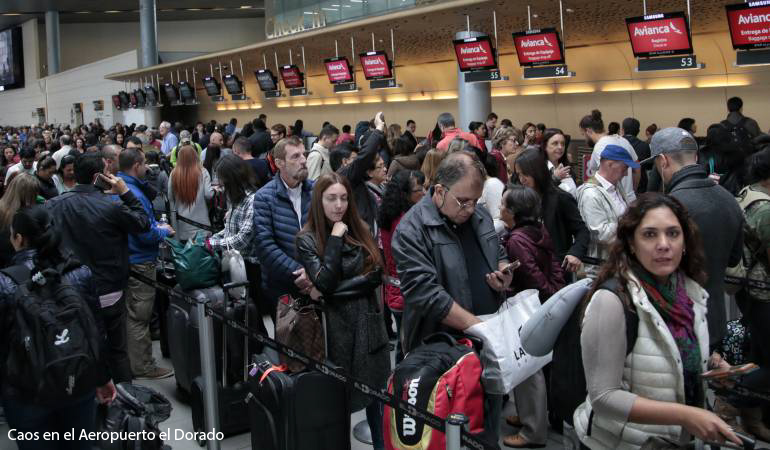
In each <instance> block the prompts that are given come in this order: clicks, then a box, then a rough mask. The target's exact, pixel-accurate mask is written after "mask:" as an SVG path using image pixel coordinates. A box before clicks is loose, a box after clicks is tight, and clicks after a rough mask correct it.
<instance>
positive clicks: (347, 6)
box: [342, 5, 352, 8]
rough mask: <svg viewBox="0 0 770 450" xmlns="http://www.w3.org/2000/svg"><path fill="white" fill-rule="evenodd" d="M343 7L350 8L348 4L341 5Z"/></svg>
mask: <svg viewBox="0 0 770 450" xmlns="http://www.w3.org/2000/svg"><path fill="white" fill-rule="evenodd" d="M342 7H343V8H352V6H350V5H342Z"/></svg>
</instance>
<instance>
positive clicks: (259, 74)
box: [254, 69, 278, 92]
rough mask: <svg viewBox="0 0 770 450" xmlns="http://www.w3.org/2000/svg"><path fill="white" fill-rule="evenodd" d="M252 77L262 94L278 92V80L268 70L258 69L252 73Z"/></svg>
mask: <svg viewBox="0 0 770 450" xmlns="http://www.w3.org/2000/svg"><path fill="white" fill-rule="evenodd" d="M254 76H255V77H256V78H257V84H258V85H259V89H260V90H261V91H263V92H266V91H275V90H278V80H277V79H276V78H275V75H273V72H271V71H270V70H268V69H259V70H255V71H254Z"/></svg>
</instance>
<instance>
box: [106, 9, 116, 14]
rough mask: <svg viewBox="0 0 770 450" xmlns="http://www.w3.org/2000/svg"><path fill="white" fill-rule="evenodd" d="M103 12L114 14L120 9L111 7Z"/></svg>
mask: <svg viewBox="0 0 770 450" xmlns="http://www.w3.org/2000/svg"><path fill="white" fill-rule="evenodd" d="M104 12H105V13H106V14H115V13H119V12H120V11H117V10H114V9H111V10H109V11H104Z"/></svg>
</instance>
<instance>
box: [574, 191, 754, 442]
mask: <svg viewBox="0 0 770 450" xmlns="http://www.w3.org/2000/svg"><path fill="white" fill-rule="evenodd" d="M703 264H704V256H703V250H702V244H701V242H700V236H699V234H698V229H697V227H696V225H695V224H694V223H693V222H692V220H691V219H690V217H689V215H688V214H687V211H686V209H685V208H684V206H682V204H681V203H679V201H677V200H676V199H674V198H673V197H669V196H666V195H662V194H657V193H646V194H642V195H640V196H639V197H637V199H636V201H635V202H634V203H632V204H631V206H630V207H629V209H628V210H627V211H626V213H625V214H624V215H623V216H622V217H621V218H620V220H619V222H618V227H617V236H616V239H615V241H613V243H612V246H611V248H610V252H609V257H608V258H607V260H606V261H605V262H604V264H602V266H601V269H600V271H599V275H598V277H597V279H596V281H595V283H594V284H593V289H592V291H591V292H590V294H589V295H588V296H587V301H586V306H585V308H584V317H583V328H582V332H581V337H580V342H581V347H582V358H583V363H584V367H585V375H586V386H587V387H588V396H587V398H586V401H585V402H584V403H583V404H582V405H580V406H579V407H578V408H577V410H576V411H575V414H574V417H575V431H576V432H577V434H578V436H579V437H580V440H581V442H582V443H583V444H585V445H587V446H588V447H590V448H592V449H600V448H601V449H604V448H607V449H614V448H636V447H640V446H641V445H642V444H644V443H645V442H646V441H647V440H648V439H649V438H652V437H658V438H663V439H667V440H669V441H671V442H687V441H689V439H690V438H691V436H694V437H696V438H699V439H703V440H706V441H711V442H716V443H719V444H721V443H724V442H726V441H727V440H730V441H732V442H734V443H736V444H739V445H742V444H741V441H740V440H739V439H738V438H737V437H736V436H735V434H733V431H732V429H730V427H729V426H728V425H727V424H726V423H725V422H724V421H723V420H722V419H720V418H719V417H718V416H716V415H715V414H714V413H712V412H710V411H707V410H706V409H703V408H704V406H705V391H704V386H703V380H702V379H701V378H700V376H701V374H702V373H703V372H704V371H705V370H706V368H707V363H708V359H709V338H708V326H707V322H706V299H707V298H708V294H707V293H706V291H705V290H704V289H703V288H702V287H701V284H702V283H703V282H704V281H705V278H706V274H705V272H704V270H703ZM609 281H613V282H614V283H616V285H617V286H618V288H617V289H608V288H607V287H606V286H607V285H606V284H605V282H609ZM624 309H627V310H628V311H624ZM629 314H633V315H634V317H635V319H634V322H637V323H638V324H637V325H636V327H637V333H636V341H635V342H628V336H629V334H628V333H627V330H626V325H627V323H630V322H631V320H629V319H628V316H629ZM628 349H631V350H630V351H628Z"/></svg>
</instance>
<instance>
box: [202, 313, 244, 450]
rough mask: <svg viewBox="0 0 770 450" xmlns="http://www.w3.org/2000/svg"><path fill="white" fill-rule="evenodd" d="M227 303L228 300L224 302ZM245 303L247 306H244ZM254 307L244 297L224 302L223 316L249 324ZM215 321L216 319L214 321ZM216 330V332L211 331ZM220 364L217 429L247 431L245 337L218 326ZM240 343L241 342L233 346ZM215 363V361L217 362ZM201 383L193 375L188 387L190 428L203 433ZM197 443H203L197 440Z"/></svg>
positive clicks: (229, 431) (232, 432)
mask: <svg viewBox="0 0 770 450" xmlns="http://www.w3.org/2000/svg"><path fill="white" fill-rule="evenodd" d="M228 303H230V302H229V301H228ZM247 303H248V304H249V305H250V306H251V307H247ZM254 313H255V309H254V307H253V305H251V303H250V302H248V299H239V300H236V301H234V302H232V304H228V305H227V307H226V309H225V310H224V316H225V317H226V318H227V319H228V320H233V321H237V322H242V323H246V324H248V323H249V317H250V316H251V317H254ZM215 323H216V322H215ZM215 333H216V331H215ZM221 333H222V339H221V345H222V358H218V359H221V361H222V365H221V368H220V369H219V370H221V374H220V375H218V376H219V377H221V379H220V380H218V382H217V401H218V403H219V407H218V410H219V429H218V430H217V431H221V432H222V433H223V434H224V435H225V436H231V435H234V434H239V433H244V432H246V431H248V430H249V413H248V408H247V405H246V402H245V399H246V395H247V394H248V392H249V388H248V384H247V383H246V381H247V379H248V367H247V364H246V362H247V361H248V360H249V359H248V354H249V339H248V338H247V337H246V336H243V335H241V334H239V333H235V332H233V331H232V330H228V327H222V330H221ZM237 344H241V345H237ZM217 362H219V361H217ZM203 396H204V383H203V377H202V376H197V377H195V379H194V380H193V383H192V387H191V389H190V409H191V412H192V422H193V430H195V431H196V432H204V433H205V432H206V431H208V430H207V429H206V421H205V414H204V411H203ZM198 443H199V444H200V445H203V444H204V442H201V441H199V442H198Z"/></svg>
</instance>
